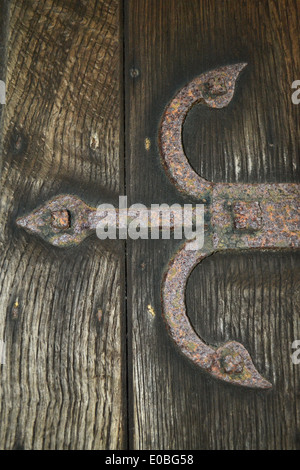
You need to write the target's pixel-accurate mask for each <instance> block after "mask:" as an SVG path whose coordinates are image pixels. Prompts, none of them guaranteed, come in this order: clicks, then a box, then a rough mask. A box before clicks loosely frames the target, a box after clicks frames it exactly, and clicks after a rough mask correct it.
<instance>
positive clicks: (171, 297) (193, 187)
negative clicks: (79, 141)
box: [17, 63, 300, 389]
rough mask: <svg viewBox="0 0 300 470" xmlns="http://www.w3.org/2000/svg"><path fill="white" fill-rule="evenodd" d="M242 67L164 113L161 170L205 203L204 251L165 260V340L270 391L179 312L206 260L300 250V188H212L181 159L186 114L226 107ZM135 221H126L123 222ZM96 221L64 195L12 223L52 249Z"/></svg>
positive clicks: (234, 348) (241, 358)
mask: <svg viewBox="0 0 300 470" xmlns="http://www.w3.org/2000/svg"><path fill="white" fill-rule="evenodd" d="M245 66H246V64H244V63H243V64H236V65H230V66H225V67H221V68H219V69H216V70H213V71H210V72H207V73H204V74H202V75H200V76H199V77H197V78H195V79H194V80H192V81H191V82H190V83H189V84H188V85H186V86H184V87H183V88H182V89H181V90H179V92H178V93H177V94H176V95H175V97H174V98H173V99H172V100H171V102H170V103H169V105H168V106H167V108H166V110H165V112H164V115H163V118H162V121H161V125H160V130H159V147H160V153H161V159H162V164H163V166H164V168H165V170H166V173H167V175H168V177H169V178H170V180H171V181H172V182H173V183H174V184H175V185H176V187H177V188H178V189H179V190H180V191H181V192H183V193H184V194H186V195H188V196H191V197H193V198H194V199H197V200H198V201H201V202H203V203H205V206H206V221H207V223H206V226H205V229H206V230H205V244H204V247H203V248H202V249H201V250H194V251H191V250H186V249H185V244H184V245H183V246H182V247H180V249H179V250H178V251H177V253H176V254H175V255H174V257H173V258H172V260H171V261H170V263H169V265H168V268H167V270H166V272H165V274H164V278H163V282H162V291H161V296H162V306H163V316H164V318H165V320H166V323H167V327H168V329H169V332H170V335H171V337H172V338H173V340H174V341H175V343H176V344H177V346H178V347H179V348H180V350H181V352H182V353H183V354H184V355H185V356H187V357H188V358H189V359H190V360H191V361H192V362H194V363H195V364H197V365H198V366H199V367H201V368H202V369H204V370H205V371H207V372H208V373H209V374H211V375H213V376H215V377H217V378H219V379H221V380H224V381H226V382H229V383H232V384H237V385H242V386H246V387H251V388H262V389H267V388H270V387H271V384H270V383H269V382H268V381H267V380H265V379H264V378H263V377H262V376H261V375H260V374H259V373H258V371H257V370H256V368H255V366H254V364H253V362H252V359H251V357H250V355H249V353H248V351H247V350H246V349H245V348H244V346H243V345H242V344H240V343H238V342H236V341H229V342H227V343H225V344H224V345H222V346H220V347H212V346H209V345H207V344H206V343H205V342H204V341H203V340H202V339H201V338H200V337H199V336H198V335H197V333H196V332H195V330H194V329H193V327H192V325H191V323H190V321H189V318H188V315H187V312H186V306H185V290H186V284H187V280H188V278H189V275H190V273H191V271H192V270H193V269H194V268H195V266H196V265H197V264H199V263H200V262H201V261H202V260H203V259H205V258H206V257H208V256H210V255H211V254H213V253H216V252H218V251H224V250H248V249H264V250H265V249H297V248H299V246H300V201H299V189H300V185H299V184H288V183H287V184H241V183H237V184H232V183H212V182H209V181H207V180H205V179H204V178H202V177H201V176H199V175H198V174H197V173H196V172H195V171H194V170H193V168H192V167H191V165H190V164H189V161H188V159H187V157H186V155H185V153H184V149H183V145H182V126H183V123H184V121H185V118H186V115H187V113H188V112H189V110H190V109H191V107H192V106H194V104H196V103H199V102H201V103H203V104H205V105H207V106H209V107H211V108H223V107H225V106H227V105H228V104H229V103H230V101H231V99H232V97H233V94H234V90H235V84H236V80H237V78H238V76H239V74H240V72H241V71H242V70H243V68H244V67H245ZM102 216H103V215H102ZM135 216H136V214H135V213H132V214H129V219H130V217H132V218H134V217H135ZM99 217H101V215H100V216H99V214H98V215H97V212H96V209H94V208H91V207H89V206H87V205H86V204H85V203H84V202H83V201H82V200H81V199H79V198H78V197H76V196H73V195H62V196H58V197H57V198H55V199H53V200H52V201H49V202H48V203H47V204H45V205H44V206H43V207H41V208H39V209H37V210H35V211H34V212H32V213H31V214H29V215H27V216H25V217H21V218H19V219H18V220H17V224H18V225H19V226H21V227H24V228H25V229H26V230H28V231H30V232H33V233H36V234H38V235H39V236H41V237H42V238H44V239H45V240H47V241H48V242H50V243H52V244H53V245H57V246H69V245H72V244H77V243H79V242H81V241H82V240H83V239H84V238H85V237H86V236H88V235H89V234H90V233H91V232H92V231H93V230H95V228H96V225H97V222H98V221H99ZM156 224H158V225H159V222H156Z"/></svg>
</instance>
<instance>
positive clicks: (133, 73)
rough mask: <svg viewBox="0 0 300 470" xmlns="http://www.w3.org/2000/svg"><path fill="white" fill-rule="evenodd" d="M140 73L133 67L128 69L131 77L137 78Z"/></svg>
mask: <svg viewBox="0 0 300 470" xmlns="http://www.w3.org/2000/svg"><path fill="white" fill-rule="evenodd" d="M139 75H140V71H139V70H138V69H136V68H134V67H132V68H131V69H130V76H131V78H137V77H138V76H139Z"/></svg>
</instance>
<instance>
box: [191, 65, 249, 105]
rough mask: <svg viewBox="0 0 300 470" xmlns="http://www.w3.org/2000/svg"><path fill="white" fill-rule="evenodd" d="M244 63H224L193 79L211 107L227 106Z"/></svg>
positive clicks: (204, 99)
mask: <svg viewBox="0 0 300 470" xmlns="http://www.w3.org/2000/svg"><path fill="white" fill-rule="evenodd" d="M246 66H247V64H246V63H239V64H234V65H226V66H224V67H220V68H218V69H216V70H212V71H210V72H207V73H204V74H202V75H200V76H199V77H197V78H196V79H195V84H197V85H198V86H199V88H200V92H201V94H202V99H203V101H204V102H205V103H206V105H207V106H209V107H211V108H224V107H225V106H228V104H229V103H230V101H231V100H232V97H233V95H234V90H235V85H236V80H237V78H238V76H239V75H240V73H241V71H242V70H243V69H244V68H245V67H246Z"/></svg>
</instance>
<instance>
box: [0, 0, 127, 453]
mask: <svg viewBox="0 0 300 470" xmlns="http://www.w3.org/2000/svg"><path fill="white" fill-rule="evenodd" d="M10 3H11V4H10V25H9V41H8V57H7V64H8V67H7V84H8V87H7V92H8V94H7V103H6V112H5V120H4V129H3V146H4V147H3V152H2V179H1V189H2V194H1V207H0V209H1V227H2V230H1V264H0V265H1V269H0V299H1V300H0V305H1V314H0V339H1V340H5V342H6V364H5V365H2V366H1V385H0V396H1V400H0V423H1V424H0V447H1V448H2V449H14V448H18V449H120V448H123V447H124V446H125V442H126V425H125V412H126V406H125V403H126V390H125V387H124V386H123V385H122V384H123V383H124V377H123V372H124V363H123V361H122V355H123V356H124V354H123V348H124V342H123V339H124V334H123V333H122V332H123V328H122V322H121V313H122V311H123V301H122V299H123V297H124V293H123V287H122V286H123V285H124V279H123V277H124V273H123V270H124V259H123V258H124V255H123V251H122V249H121V247H120V246H119V245H118V244H114V245H113V244H110V245H104V244H103V243H101V242H100V241H99V240H98V239H97V238H96V237H91V238H89V239H88V240H86V241H85V242H84V243H83V244H82V245H81V246H80V247H76V248H74V249H70V250H60V249H55V248H53V247H50V246H49V245H46V244H43V242H41V240H39V239H36V238H34V237H32V236H30V235H28V234H26V233H24V232H23V231H22V230H18V229H17V228H16V226H15V219H16V217H17V216H20V215H22V214H25V213H27V212H30V211H31V210H32V209H34V208H35V207H37V206H39V205H41V204H43V203H44V202H46V201H47V200H48V199H50V198H51V197H52V196H55V195H57V194H61V193H74V194H76V195H78V196H80V197H82V198H83V199H84V200H85V201H86V202H87V203H90V204H94V205H96V204H97V203H98V202H99V201H101V200H103V199H105V198H106V199H109V198H110V199H112V200H113V199H114V198H116V195H117V194H118V193H119V191H121V190H122V185H123V182H122V179H120V161H121V159H122V158H123V157H122V154H121V153H122V149H121V144H122V116H121V113H120V111H121V110H122V97H121V85H122V81H121V67H120V66H121V54H122V48H121V47H120V21H121V19H120V14H121V11H120V2H119V1H118V0H101V1H98V0H93V1H89V0H81V1H77V0H70V1H68V2H64V1H61V0H42V1H35V0H22V1H19V0H12V1H11V2H10ZM16 302H17V304H18V307H17V306H16Z"/></svg>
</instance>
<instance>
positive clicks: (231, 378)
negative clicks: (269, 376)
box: [210, 341, 272, 389]
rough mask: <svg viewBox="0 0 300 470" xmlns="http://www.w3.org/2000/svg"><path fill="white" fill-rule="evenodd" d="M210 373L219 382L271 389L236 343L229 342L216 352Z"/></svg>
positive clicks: (245, 350) (244, 351)
mask: <svg viewBox="0 0 300 470" xmlns="http://www.w3.org/2000/svg"><path fill="white" fill-rule="evenodd" d="M210 373H211V374H212V375H214V376H216V377H217V378H219V379H221V380H225V381H226V382H229V383H232V384H236V385H243V386H244V387H250V388H260V389H268V388H271V387H272V385H271V384H270V382H268V381H267V380H266V379H264V378H263V377H262V376H261V375H260V374H259V372H258V371H257V370H256V368H255V366H254V364H253V362H252V359H251V357H250V354H249V353H248V351H247V349H246V348H245V347H244V346H243V345H242V344H240V343H237V342H236V341H229V342H228V343H226V344H224V345H223V346H221V347H219V348H218V349H217V350H216V352H215V354H214V355H213V357H212V365H211V368H210Z"/></svg>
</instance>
